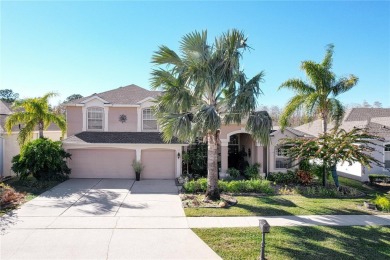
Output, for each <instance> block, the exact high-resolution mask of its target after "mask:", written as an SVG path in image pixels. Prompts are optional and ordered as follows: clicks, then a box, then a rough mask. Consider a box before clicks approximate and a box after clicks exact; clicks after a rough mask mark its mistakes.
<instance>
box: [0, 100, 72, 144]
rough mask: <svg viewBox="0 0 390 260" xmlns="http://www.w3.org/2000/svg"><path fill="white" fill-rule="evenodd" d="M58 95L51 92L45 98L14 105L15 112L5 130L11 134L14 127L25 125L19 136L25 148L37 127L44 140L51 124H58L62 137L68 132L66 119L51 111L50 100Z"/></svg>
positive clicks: (20, 142) (40, 136)
mask: <svg viewBox="0 0 390 260" xmlns="http://www.w3.org/2000/svg"><path fill="white" fill-rule="evenodd" d="M56 95H57V94H55V93H52V92H50V93H47V94H46V95H44V96H43V97H38V98H28V99H24V100H22V101H21V102H16V103H15V104H14V106H13V108H14V111H15V112H14V113H13V114H11V115H9V116H8V117H7V119H6V122H5V129H6V131H7V132H8V134H10V133H11V132H12V127H13V126H15V125H18V124H22V125H23V127H22V128H21V130H20V132H19V135H18V142H19V145H20V146H23V145H24V144H26V143H27V142H28V141H29V140H30V139H31V137H32V133H33V131H34V130H35V128H36V127H38V131H39V138H43V137H44V136H43V131H44V130H46V129H47V128H48V127H49V125H50V123H54V124H56V125H57V126H58V127H59V128H60V129H61V131H62V135H64V133H65V131H66V122H65V119H64V118H63V117H62V116H61V115H58V114H55V113H53V112H51V111H50V109H49V103H48V100H49V98H51V97H54V96H56Z"/></svg>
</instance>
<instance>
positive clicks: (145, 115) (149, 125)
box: [142, 108, 157, 131]
mask: <svg viewBox="0 0 390 260" xmlns="http://www.w3.org/2000/svg"><path fill="white" fill-rule="evenodd" d="M142 129H143V130H146V131H152V130H157V120H156V118H155V117H154V114H153V111H152V109H151V108H145V109H144V110H142Z"/></svg>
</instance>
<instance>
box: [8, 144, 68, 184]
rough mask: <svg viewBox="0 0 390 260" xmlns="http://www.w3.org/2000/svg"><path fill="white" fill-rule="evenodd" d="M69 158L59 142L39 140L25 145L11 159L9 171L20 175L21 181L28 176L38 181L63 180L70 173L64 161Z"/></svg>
mask: <svg viewBox="0 0 390 260" xmlns="http://www.w3.org/2000/svg"><path fill="white" fill-rule="evenodd" d="M70 156H71V154H70V153H67V152H65V150H64V149H63V148H62V146H61V142H55V141H51V140H49V139H46V138H39V139H36V140H34V141H31V142H29V143H27V144H26V145H25V146H24V147H23V148H22V150H21V153H20V154H18V155H16V156H15V157H13V158H12V167H11V169H12V170H13V171H14V172H15V173H17V174H19V175H20V179H21V180H24V179H26V178H27V177H28V176H29V175H30V174H32V175H33V176H34V178H36V179H37V180H38V181H49V180H64V179H67V178H68V175H69V174H70V172H71V170H70V168H68V166H67V165H66V160H65V159H67V158H70Z"/></svg>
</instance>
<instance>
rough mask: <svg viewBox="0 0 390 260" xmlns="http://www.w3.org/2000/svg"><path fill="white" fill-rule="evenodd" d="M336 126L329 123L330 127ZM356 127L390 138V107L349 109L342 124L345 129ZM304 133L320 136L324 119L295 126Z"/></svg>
mask: <svg viewBox="0 0 390 260" xmlns="http://www.w3.org/2000/svg"><path fill="white" fill-rule="evenodd" d="M333 127H334V124H333V123H330V124H328V129H329V130H330V129H332V128H333ZM354 127H358V128H367V129H368V131H369V132H370V133H371V134H374V135H378V136H380V137H383V138H385V139H390V108H353V109H351V110H350V111H348V112H347V113H346V115H345V117H344V119H343V121H342V123H341V125H340V128H342V129H344V130H345V131H351V130H352V129H353V128H354ZM295 129H296V130H299V131H301V132H304V133H308V134H310V135H313V136H318V135H319V134H321V133H322V121H321V120H320V119H317V120H315V121H313V122H311V123H308V124H304V125H300V126H298V127H295Z"/></svg>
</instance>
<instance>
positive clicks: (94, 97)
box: [80, 95, 110, 104]
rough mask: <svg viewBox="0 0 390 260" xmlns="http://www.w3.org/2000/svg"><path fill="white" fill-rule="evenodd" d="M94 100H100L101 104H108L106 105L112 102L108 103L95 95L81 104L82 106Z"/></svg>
mask: <svg viewBox="0 0 390 260" xmlns="http://www.w3.org/2000/svg"><path fill="white" fill-rule="evenodd" d="M94 99H97V100H100V101H101V102H103V103H106V104H110V102H108V101H107V100H104V99H102V98H101V97H98V96H96V95H93V96H92V97H90V98H87V99H86V100H84V101H82V102H80V104H85V103H88V102H89V101H91V100H94Z"/></svg>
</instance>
